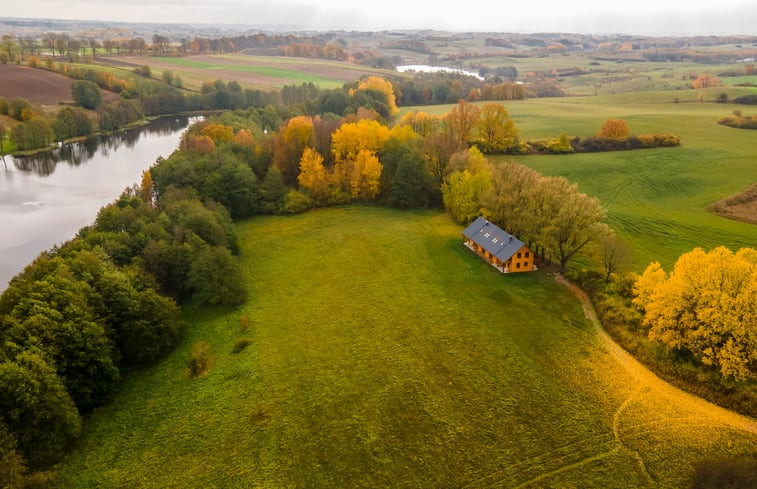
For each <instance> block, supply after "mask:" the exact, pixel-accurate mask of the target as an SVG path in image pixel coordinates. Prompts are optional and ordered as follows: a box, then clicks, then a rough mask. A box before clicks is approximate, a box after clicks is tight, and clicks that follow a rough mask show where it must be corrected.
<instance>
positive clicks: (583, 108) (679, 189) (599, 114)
mask: <svg viewBox="0 0 757 489" xmlns="http://www.w3.org/2000/svg"><path fill="white" fill-rule="evenodd" d="M712 90H717V89H711V90H710V91H709V92H712ZM689 92H695V93H696V91H693V90H689ZM666 93H667V96H668V97H672V93H678V92H666ZM659 97H660V92H643V93H631V94H618V95H613V96H605V97H587V98H581V97H565V98H554V99H527V100H521V101H510V102H505V106H506V107H507V110H508V112H509V113H510V116H511V117H512V118H513V120H514V122H515V125H516V126H517V127H518V129H519V131H520V137H521V138H522V139H525V140H528V139H551V138H556V137H557V136H558V135H559V134H560V133H561V132H565V133H567V134H568V135H569V136H571V137H573V136H580V137H582V138H583V137H588V136H593V135H595V134H596V133H597V131H599V129H600V127H601V126H602V122H603V121H605V120H606V119H617V118H620V119H625V120H626V122H627V123H628V126H629V128H630V130H631V132H632V133H633V134H645V133H647V134H648V133H672V134H675V135H677V136H679V137H680V138H681V142H682V145H681V146H680V147H676V148H660V149H650V150H635V151H619V152H606V153H593V154H586V153H584V154H573V155H529V156H511V155H506V156H497V157H495V158H493V159H494V160H496V161H505V160H508V161H515V162H518V163H522V164H525V165H528V166H530V167H532V168H534V169H536V170H538V171H540V172H542V173H544V174H546V175H560V176H564V177H566V178H567V179H568V180H571V181H574V182H577V183H578V185H579V188H580V189H581V191H583V192H585V193H587V194H589V195H592V196H595V197H597V198H599V199H600V201H601V203H602V205H603V206H604V207H605V208H606V209H607V212H608V222H609V223H610V225H611V227H612V228H613V229H615V231H616V232H617V233H618V235H620V236H621V237H622V238H623V239H624V240H625V241H626V242H628V243H629V244H630V245H631V248H632V253H633V257H634V262H635V263H634V268H635V269H636V270H638V271H641V270H643V269H644V268H645V267H646V266H647V265H648V264H649V263H650V262H652V261H660V262H661V264H662V265H663V266H664V267H667V268H669V267H670V266H671V265H672V264H673V263H674V262H675V260H676V259H677V257H678V256H679V255H681V254H682V253H684V252H686V251H690V250H691V249H692V248H694V247H696V246H701V247H703V248H705V249H711V248H714V247H716V246H719V245H725V246H727V247H729V248H731V249H733V250H735V249H738V248H741V247H745V246H751V247H754V246H757V226H754V225H753V224H747V223H741V222H736V221H731V220H729V219H725V218H722V217H719V216H716V215H714V214H711V213H709V212H708V211H707V210H706V209H707V206H708V205H709V204H711V203H713V202H715V201H717V200H719V199H722V198H724V197H728V196H731V195H734V194H737V193H739V192H742V191H743V190H745V189H746V188H748V187H749V186H750V185H751V184H752V183H754V182H757V165H756V164H755V160H754V155H755V154H757V137H755V134H754V131H747V130H739V129H733V128H729V127H725V126H721V125H719V124H717V121H718V119H719V118H720V117H722V116H723V115H726V114H729V113H730V112H731V111H733V110H735V109H737V108H742V109H743V110H744V113H745V114H751V111H750V109H751V108H752V107H753V106H739V105H735V104H717V103H708V102H694V101H692V102H685V103H672V99H671V98H668V100H667V101H666V102H660V99H659ZM713 98H714V97H713ZM450 109H451V106H433V107H411V108H406V109H404V110H423V111H427V112H429V113H437V114H441V113H445V112H448V111H449V110H450Z"/></svg>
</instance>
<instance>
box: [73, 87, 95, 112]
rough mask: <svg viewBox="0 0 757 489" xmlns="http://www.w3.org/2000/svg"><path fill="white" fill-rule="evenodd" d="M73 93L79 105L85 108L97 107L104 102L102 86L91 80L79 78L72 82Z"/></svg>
mask: <svg viewBox="0 0 757 489" xmlns="http://www.w3.org/2000/svg"><path fill="white" fill-rule="evenodd" d="M71 95H72V96H73V98H74V102H75V103H76V104H77V105H81V106H82V107H84V108H85V109H96V108H97V107H99V106H100V104H101V103H102V95H101V94H100V88H99V87H98V86H97V85H96V84H95V83H93V82H91V81H86V80H78V81H75V82H73V83H72V84H71Z"/></svg>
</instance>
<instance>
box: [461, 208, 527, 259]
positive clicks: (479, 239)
mask: <svg viewBox="0 0 757 489" xmlns="http://www.w3.org/2000/svg"><path fill="white" fill-rule="evenodd" d="M463 236H465V237H466V238H468V239H470V240H473V242H474V243H476V244H478V245H479V246H480V247H481V248H483V249H485V250H486V251H488V252H489V253H491V254H492V255H494V256H496V257H497V259H499V260H500V261H507V260H509V259H510V258H511V257H512V256H513V255H514V254H515V253H517V252H518V250H519V249H521V248H522V247H523V246H524V243H523V241H521V240H519V239H518V238H516V237H515V236H513V235H512V234H510V233H508V232H506V231H503V230H502V229H500V228H498V227H497V226H495V225H494V224H492V223H490V222H489V221H487V220H486V219H484V218H483V217H479V218H477V219H476V220H475V221H473V223H472V224H471V225H470V226H468V227H467V228H465V231H463Z"/></svg>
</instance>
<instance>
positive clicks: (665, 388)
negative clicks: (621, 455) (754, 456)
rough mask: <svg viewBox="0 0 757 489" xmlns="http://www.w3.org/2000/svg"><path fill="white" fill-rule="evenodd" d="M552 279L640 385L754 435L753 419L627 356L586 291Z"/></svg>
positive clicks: (756, 431)
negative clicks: (580, 308)
mask: <svg viewBox="0 0 757 489" xmlns="http://www.w3.org/2000/svg"><path fill="white" fill-rule="evenodd" d="M555 280H557V282H559V283H561V284H563V285H565V286H566V287H567V288H568V289H569V290H570V291H571V292H573V295H575V296H576V298H577V299H578V300H579V301H580V302H581V306H583V309H584V314H585V315H586V318H587V319H589V320H590V321H591V322H592V324H593V325H594V329H595V330H596V331H597V335H598V336H599V338H600V340H601V341H602V343H603V344H604V346H605V348H607V350H608V351H609V352H610V353H611V354H612V356H613V357H615V359H616V360H617V361H618V362H619V363H620V364H621V365H622V366H623V368H624V369H625V370H626V371H628V373H629V374H631V376H632V377H633V378H634V379H635V380H636V381H637V382H638V383H639V384H640V386H641V387H642V388H648V389H649V390H650V391H652V392H654V393H655V395H660V396H663V397H666V398H668V399H669V400H670V401H671V402H674V403H675V404H676V405H678V406H680V407H683V408H686V409H687V410H690V411H691V412H693V413H696V414H697V415H698V416H702V417H703V419H707V420H709V421H712V423H714V424H720V425H725V426H728V427H730V428H735V429H738V430H742V431H746V432H748V433H752V434H755V435H757V420H755V419H752V418H750V417H748V416H743V415H741V414H738V413H735V412H733V411H730V410H728V409H725V408H722V407H720V406H716V405H715V404H712V403H711V402H709V401H706V400H704V399H702V398H700V397H697V396H694V395H692V394H689V393H688V392H684V391H682V390H681V389H679V388H677V387H674V386H672V385H671V384H668V383H667V382H665V381H664V380H662V379H661V378H659V377H658V376H657V375H655V374H654V373H652V372H651V371H650V370H649V369H648V368H647V367H645V366H644V365H642V364H641V363H640V362H639V361H638V360H636V359H635V358H634V357H633V356H631V354H630V353H628V352H627V351H625V350H624V349H623V348H622V347H621V346H620V345H618V344H617V343H615V340H613V339H612V338H611V337H610V335H609V334H607V332H606V331H605V330H604V328H603V327H602V323H600V322H599V318H598V317H597V313H596V311H595V310H594V306H593V305H592V304H591V301H590V300H589V296H588V295H587V294H586V292H584V291H583V290H582V289H581V288H580V287H579V286H578V285H576V284H574V283H573V282H571V281H569V280H568V279H566V278H565V277H563V276H562V275H560V274H556V275H555Z"/></svg>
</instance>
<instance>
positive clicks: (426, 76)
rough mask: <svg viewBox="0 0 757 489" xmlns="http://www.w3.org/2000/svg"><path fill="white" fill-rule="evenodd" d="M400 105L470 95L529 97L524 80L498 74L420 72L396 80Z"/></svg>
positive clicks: (482, 97) (453, 100)
mask: <svg viewBox="0 0 757 489" xmlns="http://www.w3.org/2000/svg"><path fill="white" fill-rule="evenodd" d="M394 91H395V94H396V96H397V105H400V106H410V105H438V104H450V103H456V102H457V101H458V100H461V99H466V100H468V101H470V102H475V101H479V100H520V99H524V98H525V97H526V89H525V87H524V86H523V85H522V84H519V83H515V82H513V81H507V80H502V79H500V78H497V77H494V78H491V79H489V80H487V81H483V80H480V79H478V78H476V77H474V76H468V75H464V74H458V73H417V74H416V75H415V76H413V78H411V79H401V80H398V81H396V82H394Z"/></svg>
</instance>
